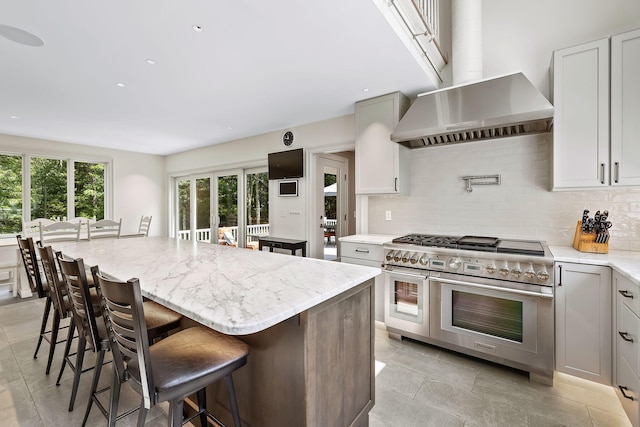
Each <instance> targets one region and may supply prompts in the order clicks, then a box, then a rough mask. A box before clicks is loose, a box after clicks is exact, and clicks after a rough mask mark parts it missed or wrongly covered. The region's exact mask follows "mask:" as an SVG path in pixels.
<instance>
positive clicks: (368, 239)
mask: <svg viewBox="0 0 640 427" xmlns="http://www.w3.org/2000/svg"><path fill="white" fill-rule="evenodd" d="M398 236H399V235H396V234H353V235H351V236H343V237H340V238H339V239H338V240H339V241H341V242H353V243H369V244H372V245H382V244H384V243H387V242H390V241H392V240H393V239H395V238H396V237H398Z"/></svg>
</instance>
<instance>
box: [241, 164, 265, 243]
mask: <svg viewBox="0 0 640 427" xmlns="http://www.w3.org/2000/svg"><path fill="white" fill-rule="evenodd" d="M246 195H247V200H246V202H247V248H251V249H257V245H258V239H259V238H260V237H261V236H268V235H269V174H268V173H267V172H260V173H249V174H247V189H246Z"/></svg>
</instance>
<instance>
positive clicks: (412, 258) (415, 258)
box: [409, 252, 418, 264]
mask: <svg viewBox="0 0 640 427" xmlns="http://www.w3.org/2000/svg"><path fill="white" fill-rule="evenodd" d="M409 262H410V263H411V264H415V263H416V262H418V254H417V253H415V252H414V253H413V255H411V258H410V259H409Z"/></svg>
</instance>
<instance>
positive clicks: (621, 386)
mask: <svg viewBox="0 0 640 427" xmlns="http://www.w3.org/2000/svg"><path fill="white" fill-rule="evenodd" d="M618 388H619V389H620V393H622V396H623V397H625V398H626V399H629V400H636V399H634V398H633V396H629V395H627V393H625V391H626V390H628V389H627V388H626V387H625V386H623V385H619V386H618Z"/></svg>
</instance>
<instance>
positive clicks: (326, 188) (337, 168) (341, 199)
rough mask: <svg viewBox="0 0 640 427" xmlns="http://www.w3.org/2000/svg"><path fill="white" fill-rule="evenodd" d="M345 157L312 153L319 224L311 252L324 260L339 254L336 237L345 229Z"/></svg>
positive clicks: (346, 175) (332, 258)
mask: <svg viewBox="0 0 640 427" xmlns="http://www.w3.org/2000/svg"><path fill="white" fill-rule="evenodd" d="M348 165H349V163H348V159H346V158H344V157H340V156H335V155H331V154H318V155H317V156H316V169H315V170H316V177H315V182H316V183H317V184H316V191H315V194H316V215H315V218H319V224H318V227H317V228H316V230H317V235H316V236H315V237H316V238H315V239H314V240H315V241H316V248H315V249H316V251H315V253H316V254H318V255H320V254H322V256H321V257H320V256H319V258H324V259H325V260H337V259H339V258H340V253H339V251H340V248H339V246H338V238H339V237H340V236H342V235H345V234H346V233H347V225H346V222H345V220H346V217H347V211H348V207H347V200H348V199H347V188H348V187H347V179H348V178H347V177H348V173H347V172H348Z"/></svg>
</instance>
